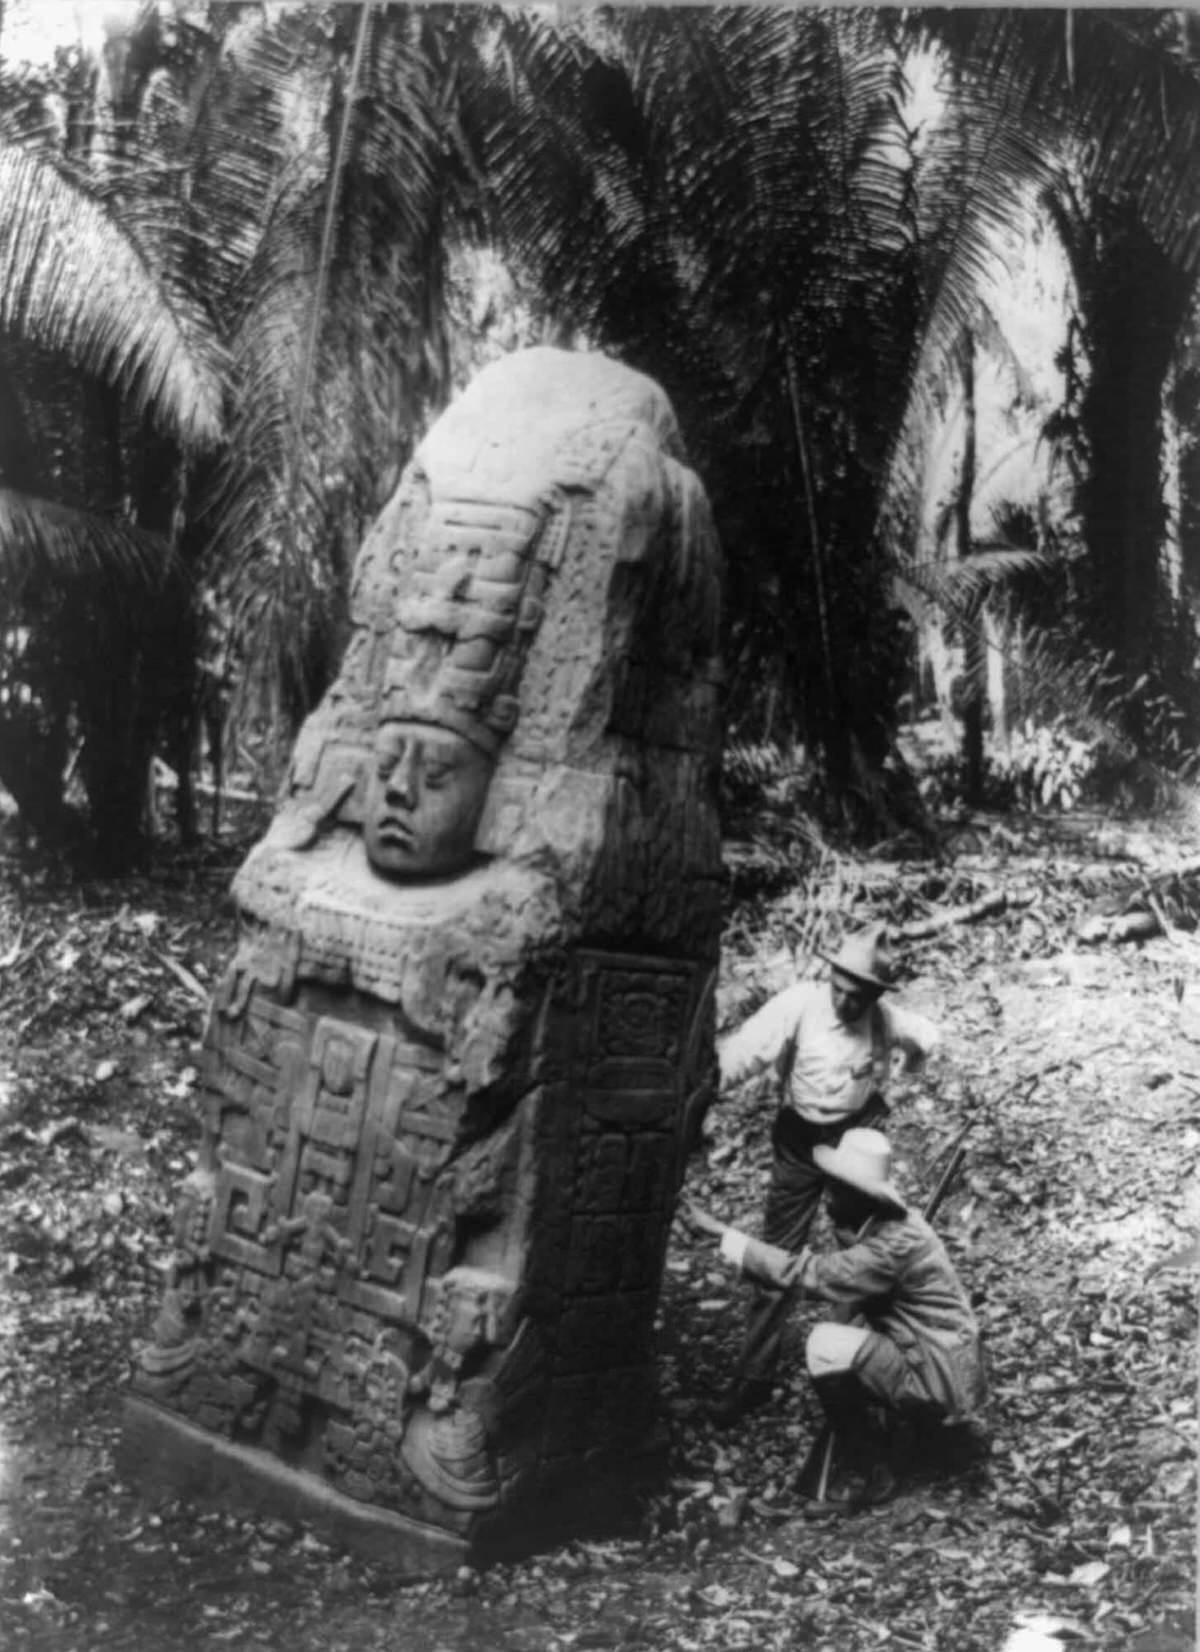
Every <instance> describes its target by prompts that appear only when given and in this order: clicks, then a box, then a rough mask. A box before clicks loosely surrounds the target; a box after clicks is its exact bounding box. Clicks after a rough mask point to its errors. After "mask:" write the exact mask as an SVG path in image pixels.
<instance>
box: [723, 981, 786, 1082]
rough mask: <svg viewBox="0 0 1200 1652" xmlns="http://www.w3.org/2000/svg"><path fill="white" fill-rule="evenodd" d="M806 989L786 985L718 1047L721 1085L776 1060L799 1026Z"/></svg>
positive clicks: (748, 1075)
mask: <svg viewBox="0 0 1200 1652" xmlns="http://www.w3.org/2000/svg"><path fill="white" fill-rule="evenodd" d="M801 996H802V989H801V990H798V988H797V986H790V987H785V988H784V990H783V991H782V992H777V993H776V994H775V996H774V997H773V998H768V999H767V1001H766V1003H765V1004H763V1005H761V1006H760V1008H758V1009H757V1010H755V1012H754V1014H753V1015H752V1016H750V1018H749V1019H748V1020H746V1021H743V1022H742V1025H741V1026H740V1027H738V1028H737V1030H736V1031H735V1032H731V1033H730V1034H729V1035H728V1037H726V1038H723V1039H722V1040H721V1042H720V1044H719V1045H718V1047H717V1061H718V1064H719V1066H720V1071H721V1086H722V1088H724V1087H726V1086H727V1085H734V1084H740V1083H741V1082H742V1081H743V1079H747V1078H752V1077H753V1075H754V1074H755V1073H759V1072H762V1070H763V1069H764V1068H765V1067H768V1066H770V1064H771V1062H772V1061H774V1060H776V1059H777V1057H778V1055H779V1052H780V1051H781V1050H782V1049H783V1046H784V1044H785V1043H786V1041H787V1040H788V1038H790V1037H791V1034H792V1031H793V1029H794V1028H795V1025H796V1016H797V1012H798V1003H799V999H800V997H801Z"/></svg>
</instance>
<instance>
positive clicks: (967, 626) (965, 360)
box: [954, 330, 987, 807]
mask: <svg viewBox="0 0 1200 1652" xmlns="http://www.w3.org/2000/svg"><path fill="white" fill-rule="evenodd" d="M962 381H963V458H962V470H961V472H960V474H959V481H958V496H957V498H956V499H955V502H954V520H955V528H956V535H957V540H958V554H959V557H960V559H962V560H965V559H966V558H967V557H969V556H970V554H971V550H972V540H971V507H972V505H973V504H974V501H975V472H976V464H977V456H976V408H975V338H974V335H973V334H972V333H971V332H970V331H969V330H968V332H967V334H966V337H965V339H964V341H963V351H962ZM986 673H987V645H986V641H985V638H984V633H983V599H982V597H980V596H977V595H972V596H970V597H969V598H968V606H967V611H966V614H965V615H964V617H963V684H964V693H963V705H962V723H963V763H964V767H965V770H966V774H965V782H964V791H965V794H966V799H967V802H968V803H969V804H971V805H972V806H973V807H978V805H979V804H981V803H982V802H983V713H984V704H985V698H986V696H985V689H986V682H987V674H986Z"/></svg>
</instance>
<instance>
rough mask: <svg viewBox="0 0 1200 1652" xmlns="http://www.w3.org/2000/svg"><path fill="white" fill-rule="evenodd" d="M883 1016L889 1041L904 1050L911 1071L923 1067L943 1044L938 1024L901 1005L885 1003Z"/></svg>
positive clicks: (906, 1062) (906, 1063)
mask: <svg viewBox="0 0 1200 1652" xmlns="http://www.w3.org/2000/svg"><path fill="white" fill-rule="evenodd" d="M883 1014H884V1022H885V1025H886V1027H887V1035H888V1040H889V1042H890V1043H891V1044H892V1045H894V1046H895V1048H896V1049H899V1050H903V1052H904V1057H905V1065H906V1066H907V1067H908V1068H909V1069H910V1070H912V1069H914V1068H917V1067H921V1066H923V1065H924V1063H925V1062H926V1061H928V1059H929V1057H930V1056H931V1055H932V1054H933V1053H934V1051H935V1050H936V1049H937V1047H938V1045H939V1044H940V1043H941V1042H942V1029H941V1028H940V1027H939V1026H938V1024H937V1022H936V1021H931V1020H930V1019H929V1017H928V1016H927V1015H920V1014H918V1012H917V1011H916V1010H910V1009H905V1008H904V1007H903V1006H902V1005H900V1004H888V1003H885V1004H884V1005H883Z"/></svg>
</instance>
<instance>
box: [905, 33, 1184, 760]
mask: <svg viewBox="0 0 1200 1652" xmlns="http://www.w3.org/2000/svg"><path fill="white" fill-rule="evenodd" d="M923 21H924V23H925V25H926V26H927V27H928V29H929V30H930V32H931V33H932V34H933V35H935V36H936V38H937V39H938V40H940V41H941V43H942V44H943V46H944V48H945V49H946V51H947V52H948V53H950V54H951V56H952V58H953V61H954V63H955V65H956V71H957V74H958V77H959V82H960V86H961V96H962V99H963V107H964V109H965V110H967V111H969V112H970V117H971V120H972V121H973V122H974V123H975V124H976V125H979V124H981V123H983V122H986V120H987V118H988V112H989V111H992V110H996V109H997V108H998V103H999V100H1001V99H1002V100H1003V102H1004V104H1005V105H1007V107H1008V108H1009V109H1012V108H1015V109H1017V110H1019V111H1020V112H1021V119H1022V121H1023V125H1024V130H1025V133H1026V135H1027V138H1028V140H1029V141H1030V142H1031V143H1033V144H1034V145H1036V146H1037V148H1038V150H1039V151H1040V153H1041V154H1042V156H1043V157H1045V159H1046V160H1048V161H1049V163H1050V171H1049V175H1047V171H1046V167H1045V165H1044V164H1043V166H1042V167H1041V168H1040V170H1039V171H1031V172H1030V173H1029V177H1030V179H1031V180H1032V181H1035V182H1036V183H1037V185H1038V187H1039V189H1040V192H1041V195H1042V198H1043V200H1044V201H1045V203H1046V204H1047V207H1048V209H1049V211H1050V212H1051V214H1052V216H1053V220H1054V222H1055V225H1056V227H1057V230H1058V234H1059V237H1060V240H1061V242H1062V245H1063V247H1064V249H1065V251H1066V253H1067V256H1068V258H1069V261H1070V266H1071V270H1072V274H1073V277H1074V289H1075V311H1076V315H1075V324H1074V327H1073V329H1072V346H1071V351H1070V368H1071V381H1072V394H1071V398H1070V402H1069V405H1068V406H1067V407H1066V408H1064V409H1063V411H1062V413H1061V414H1060V416H1059V417H1058V418H1057V419H1056V420H1055V421H1054V422H1053V425H1052V427H1051V430H1052V434H1053V436H1054V438H1055V439H1056V440H1057V441H1059V442H1060V443H1061V444H1063V445H1064V446H1065V447H1066V449H1067V450H1068V452H1069V456H1070V458H1071V460H1072V462H1073V463H1074V466H1075V468H1076V471H1077V475H1078V478H1079V480H1078V486H1077V489H1076V499H1075V504H1076V509H1077V512H1078V516H1079V522H1080V531H1081V537H1082V541H1083V545H1084V547H1085V553H1086V556H1085V562H1084V566H1083V570H1082V578H1081V583H1082V586H1083V602H1082V604H1081V606H1080V609H1079V613H1078V618H1079V619H1080V620H1081V621H1082V626H1083V629H1082V632H1081V634H1080V643H1081V645H1082V647H1081V649H1080V654H1081V657H1082V655H1085V654H1087V653H1089V652H1090V653H1091V654H1092V655H1093V656H1094V657H1097V658H1099V659H1100V660H1106V661H1107V662H1109V668H1110V669H1109V679H1110V686H1109V693H1108V698H1109V702H1110V707H1111V709H1112V711H1113V712H1114V714H1115V715H1116V717H1117V719H1118V721H1119V723H1120V725H1121V727H1122V729H1123V732H1124V734H1125V735H1126V736H1128V737H1132V738H1133V739H1134V740H1135V741H1136V742H1140V743H1146V742H1149V743H1150V744H1151V745H1153V744H1154V743H1155V742H1156V741H1157V740H1158V736H1159V734H1160V733H1161V732H1162V728H1161V727H1156V719H1155V717H1153V716H1150V715H1148V708H1149V707H1150V706H1151V704H1152V703H1156V704H1158V705H1159V706H1160V707H1161V706H1163V705H1165V704H1166V701H1164V700H1163V699H1162V698H1161V691H1163V690H1166V691H1167V695H1168V698H1169V699H1173V700H1174V701H1175V707H1176V711H1179V710H1180V709H1183V710H1184V711H1186V714H1187V721H1188V723H1189V725H1190V727H1191V729H1192V735H1193V739H1194V738H1196V737H1198V736H1200V701H1198V700H1197V697H1196V695H1195V693H1194V691H1193V690H1192V688H1191V684H1192V682H1193V680H1194V677H1195V656H1196V652H1197V647H1196V644H1197V639H1196V636H1195V630H1194V625H1193V624H1192V622H1191V620H1190V618H1188V617H1187V616H1186V615H1185V614H1184V613H1183V612H1181V610H1180V608H1179V606H1178V604H1177V603H1176V602H1175V601H1174V600H1173V599H1172V596H1171V593H1170V591H1169V589H1168V587H1167V582H1166V580H1165V579H1164V569H1163V549H1164V543H1165V531H1166V511H1165V506H1164V498H1163V489H1162V467H1163V458H1164V447H1163V441H1164V432H1163V405H1164V395H1165V392H1166V386H1167V380H1168V376H1169V373H1170V369H1171V364H1172V362H1173V360H1174V358H1175V355H1176V351H1177V348H1178V345H1179V341H1180V337H1181V332H1182V329H1183V327H1184V325H1185V322H1186V319H1187V316H1188V314H1189V310H1190V306H1191V302H1192V298H1193V295H1194V293H1195V290H1196V284H1197V279H1198V278H1200V234H1198V233H1197V227H1196V226H1197V223H1198V222H1200V169H1198V168H1197V166H1196V164H1195V153H1196V140H1197V136H1198V134H1200V73H1198V72H1197V68H1196V65H1195V62H1194V46H1195V43H1196V25H1195V18H1194V17H1193V16H1191V15H1190V14H1187V13H1182V12H1140V13H1134V12H1116V11H1092V12H1087V11H1084V12H1078V11H1077V12H1067V13H1057V14H1056V13H1051V12H1025V11H1011V12H986V13H984V12H978V13H971V14H970V15H968V14H967V13H966V12H959V13H953V14H951V13H927V14H923ZM1168 721H1169V722H1170V725H1171V728H1172V731H1173V732H1172V741H1171V742H1168V744H1170V743H1177V739H1178V718H1177V717H1175V716H1172V717H1171V718H1169V719H1168ZM1164 726H1165V725H1164Z"/></svg>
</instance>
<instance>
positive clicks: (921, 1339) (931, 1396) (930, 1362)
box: [709, 1130, 987, 1509]
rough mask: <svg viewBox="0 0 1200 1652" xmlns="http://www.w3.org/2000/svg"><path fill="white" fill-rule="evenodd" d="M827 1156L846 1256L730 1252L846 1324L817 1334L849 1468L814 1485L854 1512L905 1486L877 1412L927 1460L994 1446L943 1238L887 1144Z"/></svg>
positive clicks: (845, 1140) (728, 1233)
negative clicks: (914, 1441)
mask: <svg viewBox="0 0 1200 1652" xmlns="http://www.w3.org/2000/svg"><path fill="white" fill-rule="evenodd" d="M813 1155H814V1158H815V1160H816V1164H817V1167H818V1170H819V1171H820V1173H821V1174H822V1175H824V1176H825V1177H826V1178H827V1179H828V1182H829V1212H830V1215H831V1217H832V1218H833V1226H834V1237H835V1239H836V1241H837V1247H838V1248H837V1249H836V1250H834V1251H831V1252H828V1253H826V1254H824V1255H820V1256H818V1255H816V1254H814V1253H813V1252H812V1251H808V1250H806V1251H803V1252H801V1253H800V1254H799V1255H792V1254H791V1253H789V1252H788V1251H786V1250H782V1249H779V1248H778V1247H776V1246H774V1245H767V1244H761V1243H759V1242H757V1241H756V1240H753V1239H750V1238H749V1237H748V1236H747V1235H746V1234H744V1233H739V1232H738V1231H737V1230H736V1229H735V1228H726V1229H725V1230H724V1233H723V1235H722V1239H721V1255H722V1256H723V1257H724V1258H725V1259H726V1260H727V1261H730V1262H732V1263H733V1264H734V1265H735V1266H736V1267H738V1268H740V1269H741V1270H742V1271H743V1272H744V1273H746V1274H747V1275H749V1276H750V1277H751V1278H753V1279H757V1280H760V1281H764V1282H766V1283H768V1284H770V1285H773V1286H776V1287H781V1288H783V1289H786V1290H806V1291H811V1292H812V1293H813V1294H814V1295H816V1296H820V1297H823V1298H824V1299H825V1300H826V1301H827V1302H828V1303H829V1304H830V1305H831V1306H832V1307H833V1309H834V1311H835V1313H839V1314H840V1316H841V1317H840V1318H839V1319H827V1320H822V1321H821V1322H819V1323H818V1324H817V1325H815V1326H814V1327H813V1329H812V1331H811V1332H810V1334H809V1338H808V1344H807V1347H806V1348H805V1363H806V1364H807V1367H808V1373H809V1376H810V1377H811V1378H812V1382H813V1386H814V1388H815V1389H816V1391H817V1396H818V1398H819V1399H820V1401H821V1405H822V1408H823V1410H824V1412H825V1415H826V1418H827V1420H828V1422H829V1424H830V1426H831V1428H832V1429H833V1430H834V1431H835V1434H836V1451H835V1452H834V1453H833V1454H832V1455H833V1456H834V1458H835V1460H836V1464H837V1470H836V1473H830V1472H829V1465H828V1463H827V1464H826V1467H825V1469H824V1470H822V1469H821V1468H820V1465H815V1464H813V1463H811V1462H810V1464H809V1465H808V1467H807V1468H806V1469H805V1471H804V1472H803V1473H802V1476H801V1478H802V1481H809V1482H810V1483H811V1482H812V1481H813V1479H814V1478H815V1480H816V1484H817V1492H816V1494H817V1496H818V1497H819V1498H820V1499H821V1500H822V1501H824V1502H828V1503H830V1504H832V1505H833V1506H835V1507H842V1508H846V1509H851V1508H856V1507H862V1506H863V1505H864V1504H867V1503H872V1502H880V1501H882V1500H883V1499H884V1498H885V1497H886V1496H888V1495H889V1494H890V1492H891V1490H892V1489H893V1487H894V1484H895V1480H894V1475H893V1472H892V1468H891V1466H890V1465H889V1463H888V1461H887V1456H888V1444H889V1442H888V1439H887V1437H886V1435H883V1434H881V1433H880V1432H879V1431H878V1429H877V1427H876V1426H875V1424H874V1421H873V1413H876V1412H878V1411H880V1410H882V1413H883V1416H884V1418H885V1428H887V1429H888V1430H889V1432H890V1431H892V1430H894V1428H895V1426H896V1424H898V1423H900V1422H901V1421H903V1422H905V1423H907V1424H908V1425H909V1427H910V1429H911V1430H912V1431H913V1432H914V1433H915V1434H916V1436H917V1437H918V1439H919V1441H920V1449H921V1451H922V1452H923V1453H924V1457H925V1460H926V1461H928V1460H929V1458H930V1457H931V1456H932V1457H934V1458H935V1459H936V1460H937V1461H939V1462H940V1463H942V1464H945V1465H947V1466H948V1465H949V1464H950V1463H951V1462H954V1461H955V1460H957V1461H958V1462H960V1463H961V1462H967V1461H970V1460H973V1459H978V1458H979V1457H980V1456H981V1455H983V1454H984V1453H985V1451H986V1448H987V1434H986V1430H985V1429H984V1427H983V1424H982V1422H981V1421H980V1419H979V1415H978V1413H979V1409H980V1407H981V1405H982V1403H983V1400H984V1396H985V1391H986V1382H985V1377H984V1366H983V1357H982V1353H981V1349H980V1340H979V1325H978V1323H977V1321H976V1318H975V1315H974V1313H973V1312H972V1309H971V1304H970V1302H969V1301H968V1299H967V1294H966V1292H965V1291H964V1289H963V1286H962V1283H961V1282H960V1280H959V1278H958V1275H957V1274H956V1273H955V1271H954V1267H953V1264H952V1263H951V1261H950V1258H949V1257H948V1256H947V1254H946V1248H945V1246H944V1245H943V1244H942V1241H941V1240H940V1239H939V1238H938V1236H937V1234H936V1233H934V1231H933V1229H932V1228H931V1227H930V1225H929V1223H928V1222H927V1221H925V1219H924V1218H923V1217H921V1216H918V1215H917V1214H916V1213H915V1212H914V1211H910V1210H908V1208H907V1207H906V1205H905V1203H904V1200H903V1198H902V1197H901V1195H900V1193H899V1191H898V1189H897V1188H896V1186H895V1184H894V1182H893V1181H892V1180H891V1175H890V1171H891V1150H890V1148H889V1146H888V1143H887V1139H886V1138H885V1137H884V1136H882V1135H880V1133H879V1131H878V1130H847V1132H846V1133H845V1135H844V1136H843V1137H842V1139H841V1141H840V1142H839V1144H838V1145H837V1146H836V1147H820V1146H818V1147H816V1148H814V1149H813ZM709 1226H710V1230H711V1229H712V1228H716V1227H717V1226H719V1224H709ZM848 1319H849V1320H851V1321H852V1323H846V1321H847V1320H848ZM819 1443H820V1442H819ZM814 1471H815V1472H814Z"/></svg>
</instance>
